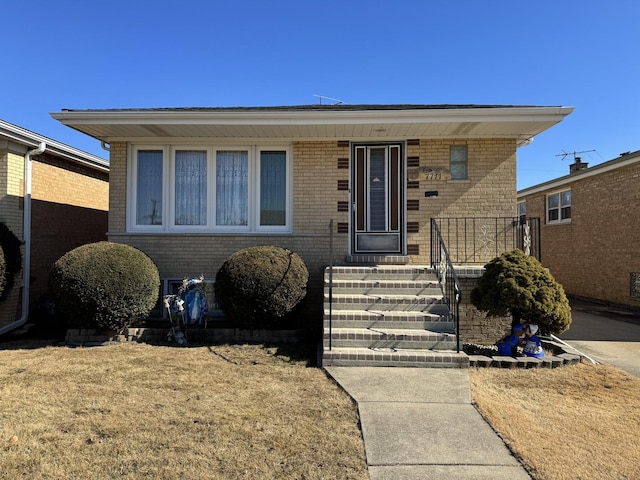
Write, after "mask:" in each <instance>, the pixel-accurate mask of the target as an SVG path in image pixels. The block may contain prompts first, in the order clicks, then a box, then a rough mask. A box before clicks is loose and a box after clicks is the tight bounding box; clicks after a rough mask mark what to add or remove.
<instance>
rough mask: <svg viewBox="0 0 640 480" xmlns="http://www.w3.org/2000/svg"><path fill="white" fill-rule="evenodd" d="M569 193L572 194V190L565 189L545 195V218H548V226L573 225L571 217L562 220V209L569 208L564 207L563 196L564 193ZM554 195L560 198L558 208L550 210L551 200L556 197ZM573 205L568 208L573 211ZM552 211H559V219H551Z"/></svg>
mask: <svg viewBox="0 0 640 480" xmlns="http://www.w3.org/2000/svg"><path fill="white" fill-rule="evenodd" d="M567 192H569V193H571V189H570V188H565V189H564V190H556V191H555V192H551V193H548V194H547V195H545V199H544V202H545V217H546V220H547V224H548V225H558V224H563V223H571V216H569V218H562V209H563V208H564V207H566V206H567V205H565V206H564V207H563V205H562V194H563V193H567ZM554 195H557V196H558V206H557V207H553V208H550V207H549V198H550V197H552V196H554ZM571 200H572V203H573V199H571ZM572 203H570V204H569V205H568V207H569V208H570V209H572ZM551 210H557V211H558V218H557V219H555V220H551V219H550V218H549V212H550V211H551ZM571 215H573V211H571Z"/></svg>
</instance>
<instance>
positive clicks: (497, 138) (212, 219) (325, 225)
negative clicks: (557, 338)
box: [52, 105, 573, 321]
mask: <svg viewBox="0 0 640 480" xmlns="http://www.w3.org/2000/svg"><path fill="white" fill-rule="evenodd" d="M572 111H573V108H572V107H535V106H533V107H532V106H477V105H333V106H329V105H314V106H289V107H286V106H285V107H236V108H158V109H121V110H118V109H115V110H63V111H61V112H56V113H53V114H52V116H53V117H54V118H55V119H57V120H59V121H60V122H62V123H63V124H65V125H67V126H69V127H71V128H74V129H76V130H79V131H81V132H84V133H86V134H87V135H90V136H92V137H94V138H96V139H98V140H100V141H103V142H106V143H108V144H109V145H110V213H109V233H108V237H109V239H110V240H112V241H115V242H121V243H126V244H129V245H132V246H134V247H136V248H139V249H140V250H142V251H144V252H145V253H147V254H148V255H149V256H150V257H151V258H152V259H153V260H154V262H155V263H156V264H157V266H158V268H159V270H160V275H161V277H162V278H164V279H165V280H166V281H165V288H169V287H170V282H174V281H176V280H179V279H181V278H183V277H190V276H194V275H200V274H204V276H205V277H206V278H208V279H213V278H215V274H216V272H217V271H218V269H219V268H220V266H221V265H222V263H223V262H224V261H225V260H226V259H227V258H228V257H229V256H230V255H231V254H232V253H234V252H236V251H237V250H240V249H242V248H244V247H249V246H254V245H262V244H271V245H279V246H283V247H287V248H289V249H291V250H293V251H295V252H297V253H298V254H300V255H301V256H302V258H303V259H304V261H305V262H306V264H307V266H308V268H309V272H310V281H309V289H308V301H307V302H306V308H307V311H308V312H309V314H310V317H309V318H310V319H311V320H310V321H314V320H315V319H320V318H321V317H322V299H323V269H324V268H325V267H326V266H327V265H328V264H329V263H330V261H331V257H333V259H334V260H335V262H336V263H340V264H345V263H347V264H400V265H406V264H410V265H428V264H429V262H430V258H431V256H430V246H431V245H430V241H431V225H430V220H431V219H432V218H436V217H438V218H447V217H492V218H493V217H495V218H503V217H510V218H511V219H513V218H514V207H515V203H516V150H517V148H518V147H519V146H522V145H526V144H527V143H528V142H530V141H531V139H532V138H533V137H534V136H535V135H537V134H539V133H541V132H543V131H545V130H546V129H548V128H550V127H552V126H553V125H555V124H557V123H559V122H560V121H562V119H563V118H564V117H565V116H566V115H568V114H570V113H571V112H572ZM330 226H332V229H330ZM330 246H332V247H333V251H330ZM492 256H493V255H490V256H489V257H485V258H482V259H479V261H487V260H489V259H490V258H492Z"/></svg>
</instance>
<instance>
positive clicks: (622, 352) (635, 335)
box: [559, 299, 640, 377]
mask: <svg viewBox="0 0 640 480" xmlns="http://www.w3.org/2000/svg"><path fill="white" fill-rule="evenodd" d="M570 303H571V312H572V319H573V322H572V324H571V327H570V328H569V330H567V331H566V332H564V333H563V334H562V335H559V338H561V339H562V340H563V341H564V342H567V343H568V344H569V345H571V346H573V347H574V348H576V349H578V350H579V351H581V352H582V353H584V354H586V355H588V356H589V357H591V358H593V359H595V360H597V361H599V362H601V363H606V364H610V365H613V366H615V367H618V368H620V369H622V370H625V371H627V372H629V373H631V374H632V375H635V376H637V377H640V312H637V311H632V310H626V309H623V308H616V307H610V306H606V305H599V304H596V303H590V302H587V301H583V300H575V299H571V301H570Z"/></svg>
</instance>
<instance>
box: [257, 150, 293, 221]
mask: <svg viewBox="0 0 640 480" xmlns="http://www.w3.org/2000/svg"><path fill="white" fill-rule="evenodd" d="M286 205H287V154H286V152H261V153H260V225H264V226H269V225H272V226H273V225H278V226H282V225H286Z"/></svg>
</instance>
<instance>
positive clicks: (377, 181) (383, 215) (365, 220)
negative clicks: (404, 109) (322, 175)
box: [351, 144, 404, 255]
mask: <svg viewBox="0 0 640 480" xmlns="http://www.w3.org/2000/svg"><path fill="white" fill-rule="evenodd" d="M403 163H404V161H403V156H402V147H401V145H399V144H393V145H356V146H354V147H353V169H352V174H353V182H352V189H351V191H352V205H353V223H352V229H351V231H352V252H353V254H354V255H366V254H376V255H401V254H403V250H404V235H403V217H402V214H403V208H402V205H403V202H402V199H403V195H404V187H403V181H402V178H403V175H402V170H403Z"/></svg>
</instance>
